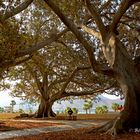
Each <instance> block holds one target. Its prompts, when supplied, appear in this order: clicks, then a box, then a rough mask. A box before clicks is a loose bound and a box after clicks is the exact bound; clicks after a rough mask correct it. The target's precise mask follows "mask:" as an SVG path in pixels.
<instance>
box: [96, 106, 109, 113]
mask: <svg viewBox="0 0 140 140" xmlns="http://www.w3.org/2000/svg"><path fill="white" fill-rule="evenodd" d="M107 112H108V107H107V106H105V105H103V106H97V107H96V110H95V113H96V114H104V113H107Z"/></svg>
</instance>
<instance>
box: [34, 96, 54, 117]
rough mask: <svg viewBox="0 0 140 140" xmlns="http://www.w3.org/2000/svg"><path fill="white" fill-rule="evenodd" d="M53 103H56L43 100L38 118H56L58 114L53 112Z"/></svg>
mask: <svg viewBox="0 0 140 140" xmlns="http://www.w3.org/2000/svg"><path fill="white" fill-rule="evenodd" d="M53 103H54V102H53V101H50V100H47V101H46V100H45V99H43V98H42V99H41V102H40V105H39V108H38V112H37V117H38V118H42V117H55V116H56V114H55V113H54V112H53V110H52V105H53Z"/></svg>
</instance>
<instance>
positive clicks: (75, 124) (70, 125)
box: [0, 120, 105, 140]
mask: <svg viewBox="0 0 140 140" xmlns="http://www.w3.org/2000/svg"><path fill="white" fill-rule="evenodd" d="M22 121H26V122H45V123H46V122H49V123H61V124H62V123H63V125H56V126H47V127H39V128H31V129H23V130H14V131H8V132H0V140H2V139H3V140H5V139H7V138H12V137H19V136H28V135H38V134H40V133H44V132H45V133H46V132H55V131H63V130H72V129H76V128H85V127H91V126H97V125H101V124H103V123H105V122H103V121H91V120H89V121H87V120H83V121H65V120H64V121H58V120H57V121H56V120H53V121H50V120H22Z"/></svg>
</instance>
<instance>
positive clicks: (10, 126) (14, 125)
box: [0, 120, 60, 132]
mask: <svg viewBox="0 0 140 140" xmlns="http://www.w3.org/2000/svg"><path fill="white" fill-rule="evenodd" d="M55 125H60V123H59V124H56V123H49V122H47V123H45V122H34V123H32V122H20V121H10V120H9V121H0V132H3V131H11V130H20V129H26V128H36V127H44V126H45V127H46V126H55Z"/></svg>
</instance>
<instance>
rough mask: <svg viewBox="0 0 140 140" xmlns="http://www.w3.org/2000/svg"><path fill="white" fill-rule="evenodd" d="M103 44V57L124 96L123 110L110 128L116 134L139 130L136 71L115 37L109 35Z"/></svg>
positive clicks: (139, 95)
mask: <svg viewBox="0 0 140 140" xmlns="http://www.w3.org/2000/svg"><path fill="white" fill-rule="evenodd" d="M104 43H105V45H106V47H105V48H104V49H103V51H104V55H105V57H106V59H107V60H108V62H109V64H110V66H111V67H112V69H113V71H114V73H115V75H114V76H115V79H116V80H117V82H118V84H119V85H120V88H121V89H122V92H123V94H124V96H125V103H124V110H123V111H122V112H121V113H120V117H119V118H118V119H117V120H115V124H113V125H112V126H111V125H110V126H111V127H114V129H115V131H116V133H119V132H122V131H124V130H125V131H129V130H130V129H135V128H140V119H139V118H140V74H139V72H138V69H137V68H136V67H135V64H134V62H133V60H132V59H131V58H130V56H129V55H128V53H127V50H126V49H125V47H124V46H123V44H122V43H121V41H120V40H119V39H118V38H117V37H116V35H114V34H111V35H109V37H107V40H106V41H105V42H104ZM113 133H114V132H113Z"/></svg>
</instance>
